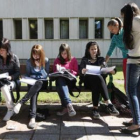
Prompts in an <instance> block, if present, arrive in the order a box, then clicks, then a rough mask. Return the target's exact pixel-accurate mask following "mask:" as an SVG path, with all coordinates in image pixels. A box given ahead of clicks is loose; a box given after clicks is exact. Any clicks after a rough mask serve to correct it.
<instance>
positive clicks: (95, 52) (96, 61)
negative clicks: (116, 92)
mask: <svg viewBox="0 0 140 140" xmlns="http://www.w3.org/2000/svg"><path fill="white" fill-rule="evenodd" d="M99 56H100V49H99V46H98V44H97V43H96V42H89V43H87V45H86V50H85V56H84V57H83V58H82V60H81V63H80V83H82V82H84V86H85V88H87V89H90V90H91V91H92V102H93V118H95V119H99V118H100V114H99V110H98V104H99V98H100V94H101V96H102V97H103V99H104V100H105V103H106V104H107V110H108V111H109V113H110V114H111V115H119V112H118V111H117V109H116V108H115V107H114V105H113V104H112V103H111V101H110V99H109V96H108V90H107V86H106V83H105V80H104V78H103V76H102V75H97V74H95V75H87V74H86V71H87V69H86V65H93V66H104V65H105V59H104V58H103V57H99ZM113 72H114V71H112V73H113Z"/></svg>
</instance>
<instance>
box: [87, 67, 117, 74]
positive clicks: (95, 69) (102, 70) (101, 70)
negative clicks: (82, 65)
mask: <svg viewBox="0 0 140 140" xmlns="http://www.w3.org/2000/svg"><path fill="white" fill-rule="evenodd" d="M115 67H116V66H112V67H105V68H104V67H103V68H102V67H101V66H92V65H86V69H87V71H86V73H85V74H91V75H99V74H107V73H109V72H111V71H113V70H114V69H115Z"/></svg>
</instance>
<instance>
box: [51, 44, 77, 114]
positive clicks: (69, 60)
mask: <svg viewBox="0 0 140 140" xmlns="http://www.w3.org/2000/svg"><path fill="white" fill-rule="evenodd" d="M57 65H60V66H62V67H64V68H65V69H66V70H68V71H69V72H70V73H72V74H73V75H75V76H76V75H77V74H78V63H77V60H76V58H75V57H73V56H71V52H70V47H69V45H68V44H61V46H60V47H59V54H58V57H57V58H56V59H55V61H54V65H53V71H54V72H56V71H57ZM68 83H69V81H68V80H67V79H65V78H63V77H58V78H57V79H56V88H57V92H58V95H59V97H60V100H61V105H62V111H60V112H57V115H59V116H62V115H64V114H66V113H68V115H69V116H74V115H76V111H75V110H74V108H73V106H72V102H71V99H70V97H69V89H68Z"/></svg>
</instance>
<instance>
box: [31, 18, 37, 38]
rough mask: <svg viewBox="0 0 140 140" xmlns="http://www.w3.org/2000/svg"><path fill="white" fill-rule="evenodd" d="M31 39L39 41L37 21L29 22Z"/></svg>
mask: <svg viewBox="0 0 140 140" xmlns="http://www.w3.org/2000/svg"><path fill="white" fill-rule="evenodd" d="M29 29H30V39H37V37H38V33H37V20H29Z"/></svg>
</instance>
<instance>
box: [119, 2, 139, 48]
mask: <svg viewBox="0 0 140 140" xmlns="http://www.w3.org/2000/svg"><path fill="white" fill-rule="evenodd" d="M139 14H140V11H139V8H138V6H137V5H136V4H135V3H128V4H126V5H125V6H124V7H123V8H122V9H121V15H123V16H124V22H123V23H124V27H123V28H124V36H123V41H124V43H125V45H126V48H127V49H130V50H132V49H133V48H134V46H133V45H134V39H133V35H132V22H133V17H134V16H137V15H139Z"/></svg>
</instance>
